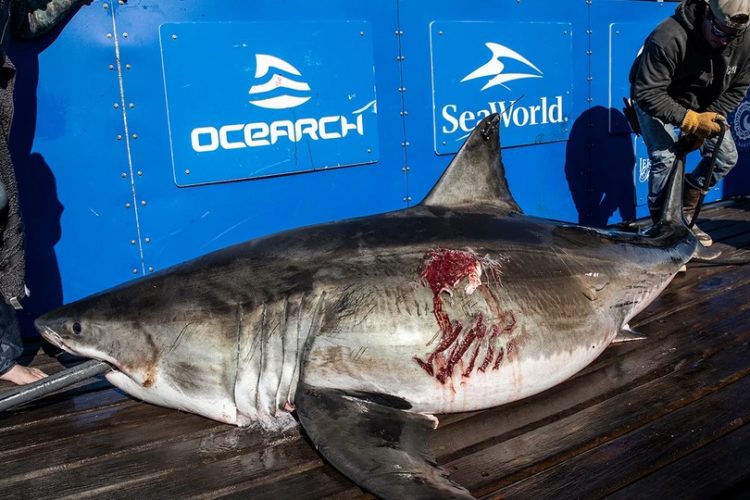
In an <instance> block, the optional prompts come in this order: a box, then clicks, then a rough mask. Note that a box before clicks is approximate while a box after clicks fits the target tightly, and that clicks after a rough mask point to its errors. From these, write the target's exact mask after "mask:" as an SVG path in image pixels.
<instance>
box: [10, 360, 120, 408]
mask: <svg viewBox="0 0 750 500" xmlns="http://www.w3.org/2000/svg"><path fill="white" fill-rule="evenodd" d="M110 369H111V367H110V366H109V365H108V364H107V363H105V362H103V361H95V360H91V361H86V362H85V363H81V364H79V365H76V366H74V367H72V368H68V369H66V370H63V371H61V372H58V373H55V374H54V375H50V376H49V377H46V378H43V379H41V380H38V381H36V382H33V383H31V384H27V385H22V386H19V387H16V388H14V389H11V390H10V391H8V392H6V393H4V394H1V395H0V411H5V410H10V409H11V408H15V407H16V406H20V405H22V404H24V403H28V402H29V401H33V400H35V399H39V398H41V397H44V396H46V395H47V394H51V393H53V392H55V391H57V390H59V389H62V388H64V387H68V386H70V385H73V384H75V383H76V382H80V381H81V380H86V379H87V378H91V377H93V376H95V375H99V374H100V373H104V372H107V371H109V370H110Z"/></svg>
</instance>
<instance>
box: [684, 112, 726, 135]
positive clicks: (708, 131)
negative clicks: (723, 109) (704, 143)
mask: <svg viewBox="0 0 750 500" xmlns="http://www.w3.org/2000/svg"><path fill="white" fill-rule="evenodd" d="M725 121H726V118H724V117H723V116H721V115H720V114H719V113H714V112H712V111H706V112H705V113H696V112H695V111H693V110H692V109H688V111H687V113H685V118H683V119H682V125H680V128H682V131H683V132H685V133H688V134H693V135H694V136H696V137H698V138H700V139H705V138H706V137H711V136H712V135H716V134H718V133H719V132H721V126H720V125H719V123H721V122H725Z"/></svg>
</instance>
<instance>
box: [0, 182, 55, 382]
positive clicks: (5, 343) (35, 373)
mask: <svg viewBox="0 0 750 500" xmlns="http://www.w3.org/2000/svg"><path fill="white" fill-rule="evenodd" d="M7 204H8V197H7V194H6V192H5V186H4V185H3V183H2V181H0V216H2V215H3V214H4V212H5V209H6V207H7ZM2 227H3V225H2V224H0V229H2ZM21 353H23V344H22V342H21V332H20V331H19V329H18V321H17V320H16V311H15V310H14V309H13V308H12V307H11V306H10V305H9V304H7V303H6V302H5V300H3V298H2V297H0V380H7V381H9V382H13V383H14V384H18V385H23V384H29V383H31V382H35V381H37V380H39V379H41V378H44V377H46V376H47V374H46V373H44V372H43V371H41V370H38V369H36V368H29V367H26V366H21V365H19V364H18V363H16V358H18V357H19V356H20V355H21Z"/></svg>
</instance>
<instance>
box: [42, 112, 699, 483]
mask: <svg viewBox="0 0 750 500" xmlns="http://www.w3.org/2000/svg"><path fill="white" fill-rule="evenodd" d="M498 128H499V117H498V115H492V116H489V117H487V118H485V119H484V120H483V121H482V122H480V123H479V124H478V125H477V127H476V128H475V130H474V131H473V132H472V134H471V135H470V136H469V138H468V139H467V140H466V142H465V143H464V145H463V146H462V148H461V149H460V151H459V152H458V153H457V155H456V156H455V158H454V159H453V161H452V162H451V163H450V165H449V166H448V168H447V170H446V171H445V173H444V174H443V175H442V177H441V178H440V180H439V181H438V183H437V184H436V185H435V186H434V188H433V189H432V191H431V192H430V193H429V194H428V195H427V197H426V198H425V199H424V200H423V201H422V202H421V203H420V204H419V205H417V206H414V207H411V208H407V209H404V210H399V211H395V212H390V213H385V214H381V215H374V216H370V217H364V218H358V219H352V220H346V221H343V222H335V223H328V224H321V225H316V226H312V227H306V228H301V229H295V230H291V231H286V232H283V233H279V234H275V235H272V236H268V237H263V238H259V239H255V240H252V241H249V242H246V243H242V244H239V245H236V246H233V247H230V248H227V249H224V250H220V251H217V252H214V253H211V254H209V255H206V256H203V257H200V258H197V259H195V260H192V261H190V262H187V263H184V264H180V265H177V266H175V267H172V268H170V269H167V270H165V271H163V272H160V273H158V274H155V275H153V276H150V277H148V278H144V279H141V280H138V281H135V282H131V283H127V284H125V285H122V286H119V287H117V288H115V289H113V290H110V291H106V292H103V293H99V294H97V295H94V296H92V297H89V298H86V299H83V300H80V301H78V302H75V303H72V304H70V305H66V306H64V307H62V308H61V309H59V310H56V311H53V312H51V313H48V314H46V315H44V316H42V317H41V318H39V319H38V320H37V321H36V326H37V328H38V330H39V331H40V333H41V334H42V335H43V336H44V338H46V339H47V340H48V341H50V342H51V343H52V344H54V345H56V346H59V347H60V348H62V349H64V350H65V351H68V352H70V353H72V354H75V355H79V356H84V357H89V358H93V359H97V360H102V361H105V362H107V363H109V364H110V365H111V367H112V370H111V371H110V372H109V373H108V375H107V378H108V379H109V381H110V382H111V383H112V384H114V385H115V386H117V387H119V388H121V389H122V390H124V391H125V392H127V393H128V394H131V395H132V396H134V397H136V398H138V399H141V400H143V401H147V402H151V403H155V404H157V405H163V406H168V407H172V408H178V409H180V410H184V411H188V412H194V413H197V414H200V415H204V416H206V417H208V418H212V419H216V420H219V421H222V422H226V423H228V424H235V425H240V426H246V425H250V424H254V423H257V424H259V425H261V426H263V427H264V428H266V429H271V428H275V427H278V426H284V425H287V424H288V423H289V422H293V421H294V420H293V416H294V415H296V417H297V419H298V420H299V422H300V423H301V424H302V427H303V428H304V430H305V431H306V433H307V434H308V436H309V437H310V439H311V440H312V442H313V443H314V444H315V445H316V447H318V449H319V451H320V452H321V453H322V454H323V455H324V456H325V457H326V458H327V459H328V460H329V461H330V462H331V463H332V464H333V465H334V466H335V467H337V468H339V469H340V470H341V471H342V472H343V473H344V474H346V475H347V476H348V477H350V478H351V479H352V480H353V481H355V482H356V483H358V484H359V485H360V486H362V487H363V488H365V489H367V490H369V491H371V492H373V493H375V494H376V495H379V496H382V497H387V498H399V497H401V498H470V497H471V495H470V494H469V492H468V491H467V490H466V489H464V488H462V487H461V486H459V485H457V484H455V483H453V482H452V481H450V479H448V478H447V476H446V474H445V473H444V472H443V471H442V470H441V469H439V468H438V467H437V466H435V464H434V458H433V457H432V455H431V453H430V452H429V447H428V445H427V440H428V438H429V435H430V433H431V432H432V430H433V429H434V428H435V427H436V426H437V419H436V418H435V417H434V416H433V415H434V414H440V413H450V412H463V411H469V410H478V409H482V408H488V407H492V406H497V405H502V404H505V403H508V402H511V401H515V400H518V399H521V398H525V397H528V396H531V395H533V394H536V393H539V392H541V391H544V390H545V389H548V388H550V387H552V386H554V385H556V384H559V383H560V382H562V381H564V380H565V379H567V378H569V377H571V376H572V375H573V374H575V373H576V372H578V371H579V370H581V369H582V368H583V367H585V366H586V365H588V364H589V363H591V361H593V360H594V359H595V358H596V357H597V356H599V355H600V354H601V353H602V351H604V350H605V349H606V348H607V346H608V345H610V344H611V343H612V342H613V341H614V340H615V339H616V338H617V337H618V336H620V337H628V336H631V335H632V334H631V333H630V332H629V329H628V326H627V325H628V321H629V320H630V319H631V318H633V316H635V315H636V314H637V313H638V312H640V311H641V310H643V309H644V308H645V307H646V306H647V305H648V304H649V303H650V302H651V301H652V300H653V299H654V298H655V297H656V296H657V295H658V294H659V293H660V292H661V291H662V290H663V289H664V288H665V287H666V286H667V284H668V283H669V282H670V280H671V279H672V278H673V277H674V275H675V274H676V273H677V272H678V270H679V269H680V267H681V266H683V265H684V264H685V263H686V262H687V261H689V260H690V258H691V257H692V256H693V254H694V252H695V251H696V248H697V245H698V243H697V240H696V238H695V237H694V236H693V233H692V232H691V231H690V230H689V229H688V228H687V227H686V226H685V224H684V220H683V217H682V206H681V198H682V165H679V167H678V168H675V173H674V175H673V177H672V179H671V180H670V184H669V186H668V194H667V197H666V202H665V210H664V212H663V214H662V217H661V220H660V222H658V223H657V224H655V225H654V226H653V227H652V228H651V229H650V230H649V231H648V232H647V233H645V234H637V233H625V232H617V231H606V230H601V229H595V228H588V227H582V226H578V225H575V224H570V223H566V222H560V221H552V220H548V219H543V218H537V217H530V216H526V215H523V213H522V211H521V209H520V208H519V206H518V205H517V203H516V202H515V200H514V199H513V196H512V195H511V193H510V191H509V189H508V183H507V181H506V178H505V170H504V166H503V164H502V161H501V155H500V142H499V130H498Z"/></svg>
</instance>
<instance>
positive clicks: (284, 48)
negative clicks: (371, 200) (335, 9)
mask: <svg viewBox="0 0 750 500" xmlns="http://www.w3.org/2000/svg"><path fill="white" fill-rule="evenodd" d="M160 41H161V49H162V62H163V66H164V81H165V90H166V97H167V110H168V115H169V116H168V119H169V130H170V139H171V148H172V161H173V167H174V178H175V182H176V183H177V185H179V186H190V185H197V184H207V183H213V182H221V181H229V180H237V179H249V178H255V177H268V176H273V175H279V174H288V173H294V172H304V171H312V170H319V169H324V168H331V167H342V166H349V165H361V164H366V163H373V162H375V161H377V158H378V152H377V147H378V136H377V121H376V112H377V105H376V98H375V74H374V69H375V68H374V66H375V65H374V58H373V47H372V29H371V26H370V23H368V22H364V21H352V22H347V21H339V22H315V23H311V22H286V23H277V22H262V23H261V22H257V23H254V22H229V23H227V22H205V23H166V24H162V25H161V26H160ZM197 61H198V62H199V64H197V65H196V62H197Z"/></svg>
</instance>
